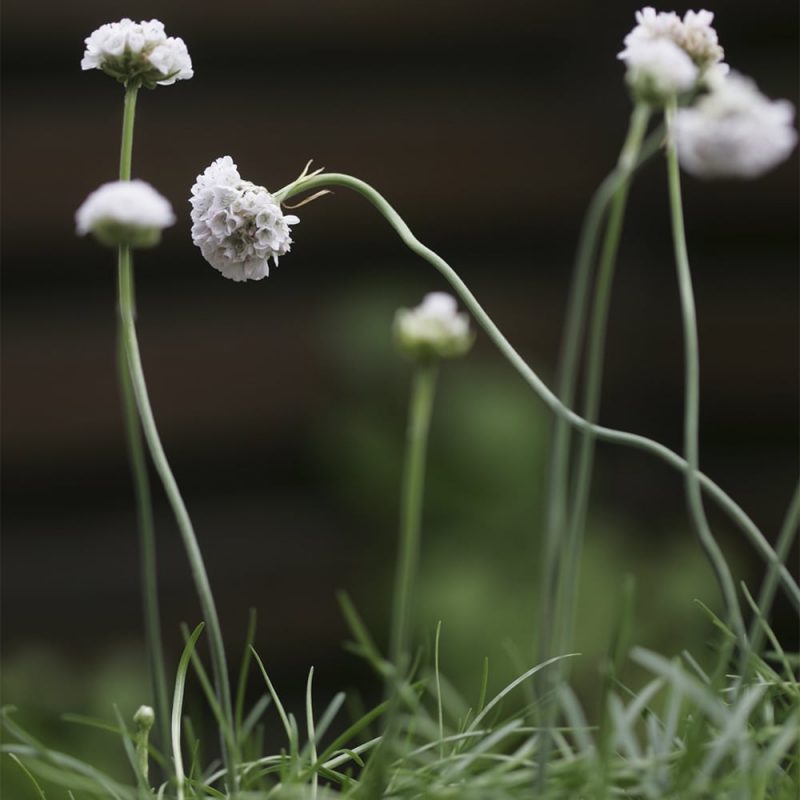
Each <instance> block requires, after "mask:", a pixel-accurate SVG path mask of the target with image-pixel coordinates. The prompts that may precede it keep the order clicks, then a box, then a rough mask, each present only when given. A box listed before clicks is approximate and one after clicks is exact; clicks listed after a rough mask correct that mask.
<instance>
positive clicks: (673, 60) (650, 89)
mask: <svg viewBox="0 0 800 800" xmlns="http://www.w3.org/2000/svg"><path fill="white" fill-rule="evenodd" d="M626 52H627V62H626V63H627V65H628V71H627V72H626V74H625V80H626V81H627V82H628V84H629V85H630V87H631V88H632V89H633V91H634V93H635V94H636V96H637V97H640V98H641V99H642V100H645V101H647V102H651V103H655V104H658V103H663V102H664V100H665V99H667V98H669V97H673V96H675V95H678V94H682V93H683V92H688V91H690V90H691V89H693V88H694V86H695V85H696V83H697V76H698V70H697V67H696V66H695V64H694V62H693V61H692V59H691V58H689V56H688V55H686V53H685V51H684V50H682V49H681V48H680V47H678V45H677V44H675V43H674V42H673V41H671V40H670V39H654V40H653V41H652V42H639V43H634V44H632V45H631V46H630V47H628V49H627V51H626Z"/></svg>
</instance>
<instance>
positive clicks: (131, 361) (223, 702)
mask: <svg viewBox="0 0 800 800" xmlns="http://www.w3.org/2000/svg"><path fill="white" fill-rule="evenodd" d="M132 303H133V271H132V264H131V252H130V248H129V247H127V246H124V247H121V248H120V269H119V307H120V315H121V318H122V331H123V337H124V342H125V352H126V355H127V358H128V367H129V369H130V374H131V382H132V386H133V394H134V397H135V399H136V405H137V408H138V409H139V418H140V420H141V423H142V430H143V431H144V437H145V440H146V441H147V445H148V447H149V448H150V456H151V458H152V459H153V464H154V466H155V468H156V472H157V473H158V475H159V477H160V478H161V482H162V484H163V486H164V491H165V493H166V495H167V499H168V500H169V503H170V506H172V510H173V512H174V514H175V518H176V520H177V523H178V529H179V531H180V534H181V538H182V539H183V546H184V548H185V549H186V555H187V557H188V559H189V566H190V568H191V573H192V578H193V580H194V584H195V589H196V591H197V594H198V597H199V599H200V606H201V608H202V611H203V618H204V620H205V622H206V625H207V626H208V638H209V650H210V651H211V666H212V672H213V674H214V688H215V691H216V695H217V700H218V701H219V705H220V708H221V709H222V714H223V716H224V719H225V722H226V724H227V725H228V727H229V729H230V730H231V731H233V730H234V727H233V706H232V703H231V694H230V683H229V681H228V665H227V662H226V660H225V648H224V645H223V640H222V630H221V628H220V624H219V617H218V615H217V608H216V605H215V603H214V596H213V594H212V592H211V585H210V584H209V582H208V574H207V573H206V568H205V563H204V562H203V555H202V553H201V552H200V546H199V544H198V542H197V536H196V535H195V532H194V528H193V526H192V521H191V519H190V518H189V512H188V511H187V510H186V505H185V503H184V502H183V498H182V497H181V493H180V490H179V489H178V484H177V482H176V481H175V477H174V475H173V474H172V469H171V468H170V465H169V462H168V461H167V456H166V453H165V452H164V447H163V445H162V444H161V438H160V437H159V435H158V429H157V427H156V422H155V418H154V416H153V410H152V408H151V406H150V398H149V396H148V393H147V384H146V383H145V379H144V370H143V369H142V361H141V356H140V354H139V342H138V340H137V337H136V324H135V321H134V313H133V305H132ZM221 739H222V742H223V758H224V760H225V765H226V768H227V770H228V773H227V774H228V775H229V776H231V779H232V780H233V781H235V780H236V775H237V773H236V770H235V764H236V761H237V759H236V753H235V749H234V745H233V744H232V741H231V737H230V736H225V735H224V734H222V735H221Z"/></svg>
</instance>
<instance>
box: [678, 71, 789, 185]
mask: <svg viewBox="0 0 800 800" xmlns="http://www.w3.org/2000/svg"><path fill="white" fill-rule="evenodd" d="M793 120H794V106H792V104H791V103H790V102H789V101H788V100H774V101H772V100H770V99H769V98H767V97H765V96H764V95H763V94H762V93H761V92H760V91H759V90H758V87H757V86H756V84H755V83H754V82H753V81H752V80H750V79H749V78H746V77H744V76H742V75H739V74H737V73H731V74H730V75H728V76H727V77H726V78H724V79H719V80H715V82H714V84H713V85H712V90H711V92H710V93H709V94H707V95H704V96H703V97H701V98H700V100H698V102H697V103H696V104H695V105H694V106H693V107H692V108H686V109H681V110H680V111H679V112H678V115H677V118H676V120H675V131H674V135H675V141H676V146H677V148H678V158H679V160H680V163H681V166H682V167H683V168H684V169H685V170H686V171H687V172H689V173H691V174H692V175H696V176H698V177H701V178H755V177H758V176H759V175H762V174H763V173H765V172H767V171H768V170H770V169H772V167H774V166H775V165H776V164H779V163H780V162H781V161H783V160H784V159H786V158H787V157H788V156H789V154H790V153H791V152H792V150H793V149H794V146H795V144H796V142H797V132H796V131H795V129H794V125H793V124H792V123H793Z"/></svg>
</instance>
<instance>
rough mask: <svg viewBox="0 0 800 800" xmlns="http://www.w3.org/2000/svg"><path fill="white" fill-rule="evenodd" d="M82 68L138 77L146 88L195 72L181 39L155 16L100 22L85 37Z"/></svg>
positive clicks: (127, 78)
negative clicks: (167, 31) (141, 19)
mask: <svg viewBox="0 0 800 800" xmlns="http://www.w3.org/2000/svg"><path fill="white" fill-rule="evenodd" d="M81 69H84V70H86V69H101V70H103V72H105V73H106V74H107V75H111V77H112V78H116V79H117V80H118V81H120V82H122V83H128V82H129V81H132V80H138V81H140V82H141V84H142V85H143V86H146V87H147V88H148V89H152V88H153V87H154V86H155V85H156V84H159V85H161V86H169V85H170V84H172V83H175V81H180V80H187V79H188V78H191V77H192V75H194V72H193V71H192V59H191V58H190V57H189V51H188V50H187V49H186V45H185V44H184V42H183V39H179V38H175V37H172V36H167V35H166V33H165V32H164V24H163V23H162V22H159V21H158V20H157V19H151V20H150V21H149V22H145V21H142V22H133V21H132V20H130V19H127V18H125V19H122V20H120V21H119V22H110V23H108V24H107V25H101V26H100V27H99V28H98V29H97V30H96V31H94V33H92V35H91V36H89V37H88V38H87V39H86V51H85V52H84V54H83V60H82V61H81Z"/></svg>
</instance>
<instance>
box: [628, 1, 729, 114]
mask: <svg viewBox="0 0 800 800" xmlns="http://www.w3.org/2000/svg"><path fill="white" fill-rule="evenodd" d="M713 21H714V15H713V14H712V13H711V12H710V11H705V10H701V11H687V12H686V14H684V16H683V19H681V18H680V17H679V16H678V15H677V14H676V13H675V12H674V11H656V10H655V9H654V8H652V7H651V6H647V7H646V8H643V9H642V10H641V11H637V12H636V22H637V24H636V27H635V28H634V29H633V30H632V31H631V32H630V33H629V34H628V35H627V36H626V37H625V49H624V50H623V51H622V52H621V53H619V55H618V56H617V58H619V59H620V60H622V61H624V62H625V65H626V66H627V67H628V72H627V75H626V78H627V82H628V84H629V85H630V86H631V88H632V90H633V92H634V94H635V95H636V96H637V97H640V98H641V99H643V100H645V101H647V102H651V103H663V102H664V101H665V100H666V99H667V98H668V97H669V96H670V95H674V94H679V93H682V92H687V91H690V90H692V89H694V88H697V87H698V86H700V85H702V84H704V83H705V82H706V78H707V76H710V75H711V74H712V73H714V74H716V75H721V74H725V73H726V72H727V71H728V65H727V64H724V63H723V62H722V59H723V57H724V55H725V53H724V51H723V49H722V47H720V45H719V37H718V36H717V32H716V30H714V28H713V27H712V25H711V23H712V22H713ZM664 42H667V43H669V44H672V45H675V46H676V47H677V48H679V49H680V50H681V52H682V53H683V54H684V55H685V56H686V57H687V59H688V60H689V62H691V64H692V65H693V66H694V67H695V70H694V74H693V76H692V77H691V79H690V78H689V70H688V68H687V64H686V61H684V60H681V59H679V58H678V57H677V56H676V55H675V53H674V50H672V48H669V47H665V46H664V44H663V43H664ZM650 49H652V50H653V52H652V53H648V50H650ZM659 86H663V87H665V89H664V91H663V92H661V94H659V93H658V92H656V93H654V88H657V87H659Z"/></svg>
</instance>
